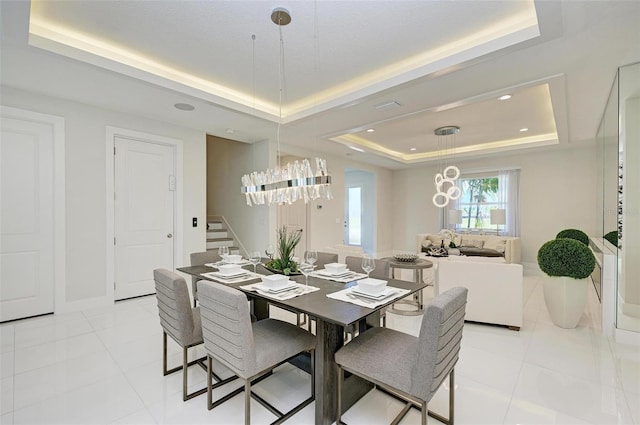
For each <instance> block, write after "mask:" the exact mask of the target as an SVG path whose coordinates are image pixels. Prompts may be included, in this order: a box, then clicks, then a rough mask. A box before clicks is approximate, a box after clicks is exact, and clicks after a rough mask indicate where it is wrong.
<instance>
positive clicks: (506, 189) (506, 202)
mask: <svg viewBox="0 0 640 425" xmlns="http://www.w3.org/2000/svg"><path fill="white" fill-rule="evenodd" d="M519 175H520V170H507V171H494V172H486V173H474V174H463V175H462V176H460V179H459V180H458V186H459V187H460V189H461V191H462V195H461V196H460V198H459V199H458V200H457V201H456V202H453V203H450V205H449V207H448V210H460V211H461V212H462V223H452V224H451V225H449V223H446V222H445V224H447V226H443V227H449V228H451V227H455V228H456V229H458V230H461V231H463V232H465V231H466V232H469V231H482V232H485V231H486V232H496V231H499V232H500V234H501V235H510V236H519V234H520V201H519V193H518V191H519ZM492 209H504V210H505V215H506V223H505V224H504V225H499V226H498V225H495V224H491V213H490V211H491V210H492ZM447 215H448V214H446V211H445V214H444V216H445V217H444V220H447V218H446V217H447Z"/></svg>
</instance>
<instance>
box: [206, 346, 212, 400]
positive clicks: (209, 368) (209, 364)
mask: <svg viewBox="0 0 640 425" xmlns="http://www.w3.org/2000/svg"><path fill="white" fill-rule="evenodd" d="M212 384H213V362H212V360H211V356H210V355H208V354H207V410H211V409H213V388H212V387H211V386H212Z"/></svg>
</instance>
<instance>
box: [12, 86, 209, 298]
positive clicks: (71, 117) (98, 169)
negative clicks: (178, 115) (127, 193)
mask: <svg viewBox="0 0 640 425" xmlns="http://www.w3.org/2000/svg"><path fill="white" fill-rule="evenodd" d="M1 95H2V96H1V98H2V104H3V105H6V106H11V107H15V108H21V109H25V110H29V111H35V112H40V113H46V114H51V115H57V116H60V117H63V118H64V119H65V143H66V155H65V162H66V168H65V170H63V171H62V172H64V173H66V278H67V279H66V288H65V293H66V301H67V302H73V301H80V300H85V299H95V298H99V297H104V296H105V294H106V292H107V289H106V284H105V275H106V267H107V265H106V249H107V248H106V247H107V244H106V240H105V238H106V228H105V223H106V217H107V214H109V211H106V208H105V203H106V201H105V200H106V165H105V164H106V160H107V158H106V156H105V155H106V149H105V146H106V127H107V126H113V127H119V128H124V129H128V130H135V131H140V132H145V133H151V134H154V135H159V136H164V137H169V138H174V139H180V140H182V141H183V143H184V145H183V149H184V151H183V155H184V176H183V178H184V182H183V187H184V194H183V195H184V196H183V219H184V223H183V225H182V228H181V229H180V231H181V232H182V236H183V239H182V240H183V246H182V247H181V248H182V252H183V264H188V256H189V253H190V252H192V251H201V250H203V249H204V248H205V233H204V229H205V217H206V205H205V165H206V162H205V159H206V157H205V135H204V134H203V133H201V132H199V131H194V130H190V129H186V128H182V127H177V126H173V125H170V124H167V123H164V122H158V121H153V120H150V119H147V118H143V117H136V116H131V115H128V114H123V113H120V112H115V111H110V110H106V109H100V108H96V107H93V106H90V105H86V104H81V103H76V102H72V101H67V100H62V99H56V98H51V97H45V96H40V95H37V94H33V93H30V92H26V91H22V90H17V89H13V88H9V87H4V86H3V87H1ZM192 217H198V223H199V226H198V227H197V228H193V227H191V219H192ZM183 264H177V266H181V265H183ZM58 307H59V306H56V309H58Z"/></svg>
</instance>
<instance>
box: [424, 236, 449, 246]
mask: <svg viewBox="0 0 640 425" xmlns="http://www.w3.org/2000/svg"><path fill="white" fill-rule="evenodd" d="M427 239H429V240H430V241H431V244H432V245H433V246H435V247H437V248H440V244H441V243H442V241H443V240H444V246H445V248H446V247H448V246H449V243H451V239H447V238H445V237H444V236H440V235H429V236H427Z"/></svg>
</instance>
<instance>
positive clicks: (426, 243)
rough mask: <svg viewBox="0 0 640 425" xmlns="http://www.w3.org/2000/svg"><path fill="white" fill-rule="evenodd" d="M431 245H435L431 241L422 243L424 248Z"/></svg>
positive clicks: (427, 240)
mask: <svg viewBox="0 0 640 425" xmlns="http://www.w3.org/2000/svg"><path fill="white" fill-rule="evenodd" d="M431 245H433V243H432V242H431V241H430V240H429V239H425V240H423V241H422V247H423V248H429V247H430V246H431Z"/></svg>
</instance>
